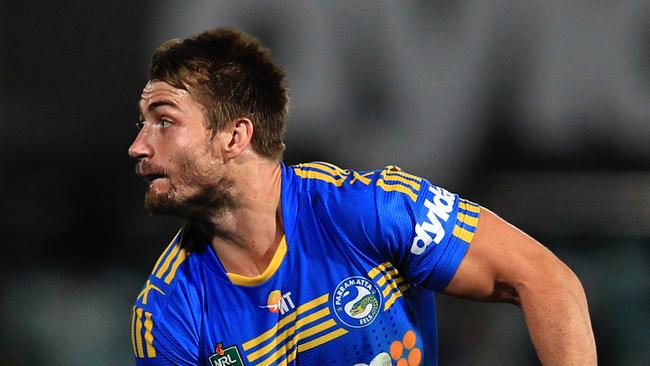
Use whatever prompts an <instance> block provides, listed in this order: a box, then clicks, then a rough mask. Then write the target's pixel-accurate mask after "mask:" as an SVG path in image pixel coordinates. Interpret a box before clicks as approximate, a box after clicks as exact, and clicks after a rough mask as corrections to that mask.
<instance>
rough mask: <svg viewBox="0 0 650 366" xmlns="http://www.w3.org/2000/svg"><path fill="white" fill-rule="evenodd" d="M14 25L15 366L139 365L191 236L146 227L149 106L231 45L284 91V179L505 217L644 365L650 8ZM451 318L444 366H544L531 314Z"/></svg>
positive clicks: (640, 4)
mask: <svg viewBox="0 0 650 366" xmlns="http://www.w3.org/2000/svg"><path fill="white" fill-rule="evenodd" d="M1 5H2V7H1V8H2V12H0V116H2V122H0V123H1V126H2V132H1V133H0V171H1V173H0V190H1V191H2V198H1V199H0V235H1V236H2V238H3V241H4V243H5V244H4V246H3V249H2V255H0V299H1V301H0V325H1V326H0V365H37V364H47V365H127V364H131V363H132V361H131V357H132V356H131V353H132V351H131V346H130V341H129V338H130V336H129V323H130V309H131V304H132V302H133V300H134V298H135V296H136V295H137V293H138V292H139V290H140V288H141V286H142V284H143V282H144V279H145V277H146V275H147V274H148V273H149V271H150V269H151V267H152V266H153V263H154V262H155V259H156V258H157V256H158V254H159V253H160V252H161V250H162V248H163V247H164V245H166V243H167V242H168V240H169V238H170V237H171V235H173V233H174V231H175V229H176V228H177V226H178V224H179V222H180V220H177V219H173V218H152V217H148V215H147V214H146V213H145V211H144V210H143V208H142V194H143V192H144V188H145V187H144V184H143V183H142V182H141V181H140V180H139V179H138V178H136V176H135V175H134V174H133V164H132V162H131V161H130V160H129V158H128V156H127V154H126V150H127V147H128V146H129V144H130V142H131V140H132V138H134V137H135V134H136V130H135V128H134V122H135V121H136V118H137V116H136V113H135V107H136V102H137V100H138V98H139V94H140V90H141V88H142V86H143V85H144V83H145V82H146V68H147V63H148V61H149V57H150V55H151V53H152V51H153V49H154V48H155V47H156V46H157V45H158V44H160V43H161V42H162V41H164V40H166V39H169V38H173V37H185V36H187V35H190V34H194V33H197V32H199V31H202V30H205V29H207V28H211V27H215V26H222V25H232V26H236V27H240V28H242V29H244V30H246V31H248V32H250V33H252V34H254V35H256V36H257V37H259V38H260V39H262V40H263V41H264V42H265V43H266V44H267V45H268V46H269V48H271V50H272V51H273V53H274V56H275V59H276V60H277V62H279V64H281V65H282V66H283V67H284V68H285V69H286V70H287V72H288V79H289V85H290V88H291V97H292V103H291V104H292V107H291V112H290V117H289V120H288V133H287V138H286V143H287V146H288V149H287V153H286V159H285V160H286V161H287V162H289V163H296V162H301V161H308V160H325V161H330V162H333V163H337V164H339V165H340V166H343V167H350V168H366V169H368V168H380V167H383V166H384V165H387V164H392V163H394V164H397V165H400V166H401V167H402V168H403V169H405V170H408V171H411V172H413V173H416V174H419V175H421V176H424V177H427V178H429V179H430V180H431V181H433V182H435V183H437V184H439V185H442V186H444V187H446V188H448V189H450V190H452V191H455V192H458V193H460V194H461V195H463V196H465V197H467V198H470V199H472V200H474V201H477V202H479V203H481V204H483V205H484V206H486V207H490V208H491V209H493V210H494V211H496V212H497V213H499V214H500V215H502V216H503V217H505V218H506V219H508V220H510V221H511V222H513V223H514V224H516V225H517V226H519V227H521V228H523V229H524V230H526V231H527V232H529V233H531V234H532V235H533V236H535V237H537V238H538V239H540V240H541V241H542V242H544V243H545V244H546V245H547V246H548V247H550V248H551V249H552V250H553V251H555V252H556V253H557V254H558V255H559V256H560V257H561V258H562V259H563V260H565V261H566V262H567V263H568V264H569V265H570V266H572V268H573V269H574V271H575V272H576V273H577V274H578V275H579V276H580V277H581V278H582V280H583V282H584V285H585V287H586V290H587V293H588V297H589V300H590V306H591V314H592V321H593V325H594V329H595V332H596V338H597V343H598V347H599V356H600V362H601V364H602V365H647V362H648V359H649V358H650V341H649V338H650V331H649V330H650V315H649V314H650V298H649V297H650V296H649V294H650V291H649V290H650V281H649V278H650V276H649V273H650V271H649V268H650V143H649V142H648V140H649V137H650V2H648V1H647V0H636V1H634V0H623V1H583V0H578V1H557V0H554V1H547V2H541V1H530V0H522V1H507V0H504V1H473V0H470V1H458V2H452V1H410V2H389V1H385V2H370V1H354V2H352V1H350V2H347V1H346V2H343V1H331V2H316V1H312V2H307V1H304V2H303V1H290V0H286V1H265V2H257V1H228V2H214V1H207V0H205V1H192V2H180V1H178V2H176V1H138V2H131V1H125V0H114V1H101V2H92V1H76V2H71V1H53V2H49V1H35V2H29V1H11V0H4V1H3V2H2V4H1ZM439 303H440V311H439V319H440V323H441V326H440V334H441V344H440V350H441V351H440V353H441V360H440V361H441V362H440V363H441V365H534V364H536V363H537V361H535V357H534V350H533V349H532V346H531V344H530V341H529V339H528V336H527V334H526V330H525V325H524V322H523V319H522V316H521V314H520V312H519V311H518V310H517V309H516V308H514V307H512V306H509V305H499V304H487V305H484V304H474V303H468V302H463V301H459V300H455V299H449V298H444V297H441V298H440V300H439ZM432 316H433V315H432Z"/></svg>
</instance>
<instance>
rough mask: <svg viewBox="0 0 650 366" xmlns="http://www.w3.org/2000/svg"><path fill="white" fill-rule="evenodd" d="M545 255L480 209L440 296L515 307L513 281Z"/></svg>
mask: <svg viewBox="0 0 650 366" xmlns="http://www.w3.org/2000/svg"><path fill="white" fill-rule="evenodd" d="M549 255H552V254H551V253H550V252H549V251H548V250H547V249H546V248H544V247H543V246H542V245H541V244H539V243H538V242H537V241H536V240H534V239H533V238H531V237H530V236H528V235H526V234H525V233H524V232H522V231H521V230H519V229H517V228H516V227H514V226H512V225H511V224H509V223H507V222H506V221H505V220H503V219H501V218H500V217H498V216H497V215H495V214H494V213H493V212H491V211H490V210H487V209H485V208H482V209H481V214H480V220H479V224H478V227H477V230H476V234H475V236H474V240H473V241H472V243H471V245H470V247H469V249H468V251H467V254H466V255H465V258H464V259H463V261H462V262H461V264H460V266H459V267H458V270H457V271H456V274H455V275H454V277H453V278H452V280H451V281H450V283H449V284H448V285H447V287H446V288H445V290H444V291H443V292H444V293H445V294H448V295H452V296H457V297H461V298H465V299H471V300H478V301H503V302H512V303H518V302H519V301H518V298H517V294H516V291H515V287H516V285H517V281H520V280H522V279H523V278H524V277H525V274H526V271H529V270H531V269H532V268H533V267H534V263H535V259H536V258H540V257H545V256H549Z"/></svg>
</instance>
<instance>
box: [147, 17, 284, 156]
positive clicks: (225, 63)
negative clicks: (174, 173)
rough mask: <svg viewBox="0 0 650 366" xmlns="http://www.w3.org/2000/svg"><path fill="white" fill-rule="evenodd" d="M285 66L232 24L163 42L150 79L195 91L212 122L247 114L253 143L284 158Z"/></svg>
mask: <svg viewBox="0 0 650 366" xmlns="http://www.w3.org/2000/svg"><path fill="white" fill-rule="evenodd" d="M284 76H285V73H284V71H283V70H282V69H281V68H279V67H278V66H276V65H275V64H273V62H271V53H270V51H269V50H268V49H267V48H265V47H264V46H263V45H262V43H261V42H260V41H259V40H257V39H256V38H254V37H252V36H250V35H248V34H246V33H243V32H241V31H239V30H236V29H232V28H217V29H214V30H209V31H206V32H203V33H201V34H199V35H196V36H193V37H190V38H187V39H184V40H181V39H172V40H169V41H167V42H165V43H163V44H162V45H160V46H159V47H158V48H157V49H156V51H155V52H154V54H153V57H152V59H151V67H150V68H149V80H161V81H164V82H166V83H168V84H170V85H172V86H174V87H175V88H179V89H185V90H188V91H189V92H190V93H192V94H193V95H194V96H195V97H197V98H199V101H200V102H201V103H202V104H203V105H204V106H205V107H206V109H207V111H208V120H209V122H210V123H211V126H209V127H212V128H216V130H219V129H221V128H223V127H224V126H225V125H226V124H227V123H228V122H231V121H233V120H235V119H237V118H240V117H245V118H248V119H250V120H251V121H252V122H253V138H252V145H253V148H254V149H255V150H256V151H257V152H258V153H260V154H261V155H264V156H266V157H270V158H275V159H279V158H280V157H281V156H282V152H283V151H284V143H283V142H282V136H283V134H284V118H285V116H286V114H287V110H288V102H289V101H288V95H287V94H288V93H287V86H286V82H285V80H284Z"/></svg>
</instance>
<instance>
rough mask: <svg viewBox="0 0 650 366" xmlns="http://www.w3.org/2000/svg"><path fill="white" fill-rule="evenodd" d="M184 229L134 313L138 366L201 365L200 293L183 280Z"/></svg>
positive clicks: (172, 245) (158, 264)
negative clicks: (197, 297)
mask: <svg viewBox="0 0 650 366" xmlns="http://www.w3.org/2000/svg"><path fill="white" fill-rule="evenodd" d="M182 237H183V229H181V230H180V231H179V233H178V234H177V235H176V237H175V238H174V239H173V240H172V242H171V243H170V244H169V246H168V247H167V249H166V250H165V251H164V252H163V254H162V255H161V258H160V259H159V260H158V263H156V266H155V267H154V270H153V272H152V273H151V275H150V276H149V278H148V279H147V282H146V283H145V285H144V287H143V288H142V290H141V291H140V294H139V295H138V297H137V299H136V302H135V305H134V307H133V310H132V319H131V342H132V344H133V353H134V355H135V361H136V362H135V363H136V365H138V366H145V365H146V366H154V365H155V366H162V365H165V366H166V365H198V354H199V351H198V345H199V326H198V323H199V322H198V321H197V319H195V315H196V314H200V311H199V310H198V308H197V306H198V305H197V304H196V303H195V301H192V299H195V298H196V296H195V295H196V294H194V293H193V292H194V291H196V290H195V289H193V288H192V287H191V286H188V285H186V284H185V283H184V281H183V280H182V278H179V277H184V274H183V273H181V272H182V271H183V267H184V266H182V265H181V264H183V262H184V259H185V258H186V257H187V254H186V251H185V249H183V243H182Z"/></svg>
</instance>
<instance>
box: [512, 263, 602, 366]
mask: <svg viewBox="0 0 650 366" xmlns="http://www.w3.org/2000/svg"><path fill="white" fill-rule="evenodd" d="M558 262H559V261H558ZM558 262H556V263H553V264H552V265H551V266H552V267H554V270H551V271H545V272H544V275H541V274H540V275H539V276H537V278H534V279H533V280H531V282H529V283H522V284H521V285H520V286H518V288H517V293H518V295H519V300H520V302H521V306H522V309H523V311H524V316H525V318H526V323H527V324H528V329H529V332H530V336H531V339H532V341H533V344H534V345H535V349H536V350H537V353H538V355H539V358H540V360H541V361H542V363H543V364H544V365H596V364H597V360H596V344H595V341H594V335H593V331H592V328H591V321H590V319H589V310H588V307H587V299H586V297H585V292H584V290H583V288H582V285H581V284H580V281H579V280H578V278H577V277H576V276H575V275H574V274H573V272H571V271H570V270H569V269H568V268H567V267H566V266H565V265H564V264H562V263H558Z"/></svg>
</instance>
